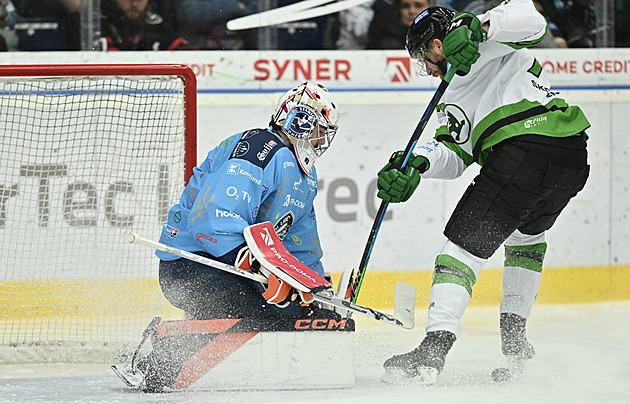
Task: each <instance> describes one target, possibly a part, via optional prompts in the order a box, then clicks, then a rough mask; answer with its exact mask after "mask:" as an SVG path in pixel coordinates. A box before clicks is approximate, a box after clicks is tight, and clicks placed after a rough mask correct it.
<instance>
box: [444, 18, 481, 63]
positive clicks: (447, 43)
mask: <svg viewBox="0 0 630 404" xmlns="http://www.w3.org/2000/svg"><path fill="white" fill-rule="evenodd" d="M487 37H488V33H487V32H486V31H485V30H484V29H483V28H481V22H480V21H479V19H478V18H477V17H476V16H475V15H474V14H471V13H458V14H455V17H453V21H452V22H451V26H450V28H449V30H448V33H447V34H446V36H445V37H444V41H443V46H444V57H445V58H446V60H447V61H448V63H450V64H451V65H452V66H453V67H454V68H455V69H456V70H457V73H459V74H460V75H466V74H468V72H470V67H471V66H472V65H473V64H474V63H475V62H476V61H477V59H479V56H480V55H481V54H480V53H479V43H480V42H485V41H486V39H487Z"/></svg>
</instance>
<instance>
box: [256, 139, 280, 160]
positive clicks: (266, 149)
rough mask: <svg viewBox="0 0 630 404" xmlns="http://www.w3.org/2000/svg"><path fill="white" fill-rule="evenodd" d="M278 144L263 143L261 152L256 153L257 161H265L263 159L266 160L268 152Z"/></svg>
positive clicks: (273, 141)
mask: <svg viewBox="0 0 630 404" xmlns="http://www.w3.org/2000/svg"><path fill="white" fill-rule="evenodd" d="M277 144H278V142H276V141H275V140H270V141H268V142H267V143H265V144H264V145H263V148H262V151H260V152H258V153H257V154H256V157H258V160H260V161H265V159H266V158H267V155H268V154H269V152H270V151H271V150H272V149H273V148H274V146H276V145H277Z"/></svg>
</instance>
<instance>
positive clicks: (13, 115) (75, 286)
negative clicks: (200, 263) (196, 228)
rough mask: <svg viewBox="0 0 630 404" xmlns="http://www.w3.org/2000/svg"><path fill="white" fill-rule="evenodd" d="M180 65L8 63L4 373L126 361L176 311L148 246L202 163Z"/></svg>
mask: <svg viewBox="0 0 630 404" xmlns="http://www.w3.org/2000/svg"><path fill="white" fill-rule="evenodd" d="M196 95H197V94H196V79H195V75H194V73H193V72H192V71H191V70H190V69H189V68H188V67H186V66H185V65H58V66H52V65H46V66H44V65H30V66H0V120H1V122H0V132H1V133H2V135H1V144H2V146H1V149H0V154H1V159H0V165H1V167H0V266H1V267H0V307H1V312H0V363H19V362H111V363H113V362H112V361H118V362H125V361H129V360H130V357H131V353H132V352H133V351H134V350H135V348H136V345H137V344H138V342H139V340H140V337H141V334H142V331H143V330H144V328H145V327H146V325H147V323H148V322H149V321H150V320H151V319H152V318H153V317H154V316H155V315H156V314H158V313H161V314H164V313H165V312H166V313H167V315H168V313H169V312H171V313H175V310H174V309H173V308H172V307H171V306H169V305H168V303H166V302H165V300H164V299H163V297H162V294H161V292H160V288H159V284H158V280H157V272H158V271H157V267H158V260H157V258H156V257H155V256H154V255H153V252H152V251H151V250H150V249H146V248H142V247H138V246H136V245H131V244H129V243H128V242H127V238H126V235H127V234H128V233H129V232H130V231H134V232H137V233H139V234H144V235H147V237H151V238H157V237H159V235H160V231H161V226H162V224H164V223H166V219H167V214H168V210H169V208H170V207H171V206H172V205H173V203H174V202H175V201H177V199H178V198H179V195H180V193H181V192H182V190H183V187H184V183H185V181H186V180H187V179H188V177H189V176H190V174H191V173H192V168H193V167H194V166H195V165H196Z"/></svg>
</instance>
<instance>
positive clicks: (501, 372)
mask: <svg viewBox="0 0 630 404" xmlns="http://www.w3.org/2000/svg"><path fill="white" fill-rule="evenodd" d="M526 363H527V359H523V358H520V357H518V356H514V355H509V356H507V364H506V366H505V367H503V368H496V369H494V370H493V371H492V374H491V377H492V380H493V381H495V382H496V383H515V382H516V383H518V382H522V381H523V379H524V378H525V364H526Z"/></svg>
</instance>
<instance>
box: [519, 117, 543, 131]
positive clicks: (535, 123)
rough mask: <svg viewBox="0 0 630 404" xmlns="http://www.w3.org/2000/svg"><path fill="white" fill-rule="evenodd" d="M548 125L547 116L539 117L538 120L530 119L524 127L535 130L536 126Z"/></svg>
mask: <svg viewBox="0 0 630 404" xmlns="http://www.w3.org/2000/svg"><path fill="white" fill-rule="evenodd" d="M545 123H547V117H546V116H537V117H536V118H532V119H528V120H526V121H525V122H524V123H523V126H524V127H525V128H527V129H529V128H533V127H534V126H538V125H543V124H545Z"/></svg>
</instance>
